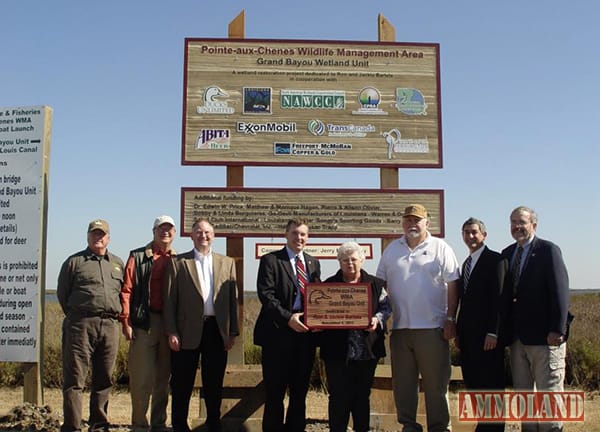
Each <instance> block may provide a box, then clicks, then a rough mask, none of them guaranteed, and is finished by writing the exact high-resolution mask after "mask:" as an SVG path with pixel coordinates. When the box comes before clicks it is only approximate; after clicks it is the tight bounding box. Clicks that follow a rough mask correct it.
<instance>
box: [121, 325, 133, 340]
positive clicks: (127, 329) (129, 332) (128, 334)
mask: <svg viewBox="0 0 600 432" xmlns="http://www.w3.org/2000/svg"><path fill="white" fill-rule="evenodd" d="M123 336H125V339H126V340H128V341H132V340H134V339H135V337H134V335H133V327H131V326H130V325H129V324H127V323H124V324H123Z"/></svg>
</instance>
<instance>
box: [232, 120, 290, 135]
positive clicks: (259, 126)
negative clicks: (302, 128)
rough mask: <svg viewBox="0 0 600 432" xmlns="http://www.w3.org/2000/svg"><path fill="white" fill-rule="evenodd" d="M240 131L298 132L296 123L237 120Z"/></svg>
mask: <svg viewBox="0 0 600 432" xmlns="http://www.w3.org/2000/svg"><path fill="white" fill-rule="evenodd" d="M237 131H238V133H245V134H251V135H256V134H257V133H290V132H294V133H295V132H297V130H296V123H295V122H288V123H276V122H268V123H248V122H237Z"/></svg>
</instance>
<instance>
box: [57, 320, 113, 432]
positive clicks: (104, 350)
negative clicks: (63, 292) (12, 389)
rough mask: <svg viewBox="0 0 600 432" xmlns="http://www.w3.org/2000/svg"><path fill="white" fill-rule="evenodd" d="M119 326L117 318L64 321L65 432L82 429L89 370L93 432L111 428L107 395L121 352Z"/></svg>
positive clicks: (90, 420) (91, 427)
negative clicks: (118, 353)
mask: <svg viewBox="0 0 600 432" xmlns="http://www.w3.org/2000/svg"><path fill="white" fill-rule="evenodd" d="M119 330H120V325H119V323H118V322H117V320H116V319H112V318H100V317H81V318H79V317H78V318H69V317H66V318H65V319H64V321H63V334H62V359H63V411H64V423H63V426H62V427H61V430H62V431H64V432H69V431H78V430H81V428H82V419H81V393H82V391H83V388H84V387H85V379H86V376H87V373H88V369H89V368H90V367H91V368H92V374H91V375H92V382H91V388H90V419H89V424H90V430H91V431H94V430H103V429H107V428H108V413H107V410H108V395H109V393H110V390H111V387H112V383H111V375H112V372H113V369H114V366H115V360H116V358H117V351H118V349H119V333H120V332H119Z"/></svg>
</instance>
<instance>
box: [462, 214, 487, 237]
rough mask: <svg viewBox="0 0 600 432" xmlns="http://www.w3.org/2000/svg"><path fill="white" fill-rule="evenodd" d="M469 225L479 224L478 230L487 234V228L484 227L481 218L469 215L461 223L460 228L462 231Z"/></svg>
mask: <svg viewBox="0 0 600 432" xmlns="http://www.w3.org/2000/svg"><path fill="white" fill-rule="evenodd" d="M469 225H477V226H479V231H481V232H482V233H483V234H487V230H486V228H485V224H484V223H483V221H482V220H481V219H477V218H474V217H470V218H469V219H467V220H466V221H465V223H464V224H463V225H462V230H463V231H464V230H465V228H466V227H468V226H469Z"/></svg>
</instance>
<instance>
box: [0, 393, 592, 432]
mask: <svg viewBox="0 0 600 432" xmlns="http://www.w3.org/2000/svg"><path fill="white" fill-rule="evenodd" d="M84 398H85V399H84V418H86V417H87V406H86V404H87V401H88V400H89V395H88V394H85V395H84ZM22 402H23V388H22V387H17V388H7V387H3V388H0V416H3V415H5V414H7V413H8V412H9V411H10V410H11V409H12V408H13V407H15V406H18V405H20V404H22ZM44 404H45V405H48V406H50V407H51V409H52V412H53V413H56V414H58V416H59V418H62V395H61V391H60V389H45V390H44ZM450 404H451V413H452V414H453V415H456V413H457V412H458V407H457V396H456V394H453V393H451V394H450ZM130 406H131V400H130V396H129V393H128V392H127V391H124V390H115V391H114V392H113V393H112V394H111V397H110V405H109V419H110V422H111V424H112V425H115V426H118V427H120V428H126V427H127V426H128V425H129V421H130ZM198 412H199V398H198V395H197V393H196V394H195V395H194V396H193V397H192V401H191V405H190V417H193V416H194V415H195V414H196V413H198ZM307 417H308V418H309V419H311V420H314V421H313V422H312V423H313V425H312V427H310V428H307V430H313V431H316V430H319V431H320V430H323V431H325V430H327V428H326V419H327V395H326V394H324V393H322V392H312V391H311V392H310V393H309V396H308V400H307ZM585 419H586V420H585V423H571V424H568V425H566V426H565V430H566V431H568V432H600V394H599V393H588V394H586V400H585ZM169 422H170V420H169ZM458 429H460V430H465V429H464V428H463V427H459V428H458ZM468 429H470V428H468ZM519 429H520V428H519V427H518V426H516V425H509V427H507V429H506V430H507V431H510V432H518V431H519Z"/></svg>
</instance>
